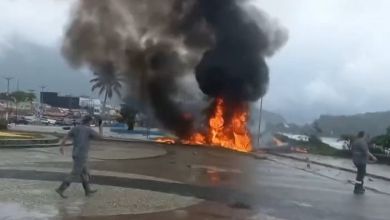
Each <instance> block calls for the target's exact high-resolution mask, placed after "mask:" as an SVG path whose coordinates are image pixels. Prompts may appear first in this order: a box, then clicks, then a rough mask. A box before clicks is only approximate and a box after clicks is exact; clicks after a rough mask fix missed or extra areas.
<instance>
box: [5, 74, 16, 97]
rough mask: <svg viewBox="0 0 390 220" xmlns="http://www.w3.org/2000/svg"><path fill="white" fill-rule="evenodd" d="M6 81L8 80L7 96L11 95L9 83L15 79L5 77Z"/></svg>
mask: <svg viewBox="0 0 390 220" xmlns="http://www.w3.org/2000/svg"><path fill="white" fill-rule="evenodd" d="M4 79H5V80H7V95H9V83H10V81H11V80H13V79H14V77H4Z"/></svg>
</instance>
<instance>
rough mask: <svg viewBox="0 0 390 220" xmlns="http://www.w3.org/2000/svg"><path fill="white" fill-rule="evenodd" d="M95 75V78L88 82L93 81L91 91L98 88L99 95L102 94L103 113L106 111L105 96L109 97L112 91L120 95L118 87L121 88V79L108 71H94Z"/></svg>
mask: <svg viewBox="0 0 390 220" xmlns="http://www.w3.org/2000/svg"><path fill="white" fill-rule="evenodd" d="M94 75H95V76H96V77H95V78H93V79H91V81H90V83H93V85H92V91H95V90H96V89H99V95H102V94H103V93H105V95H104V101H103V114H104V113H105V111H106V103H107V98H109V99H111V98H112V96H113V95H114V93H115V94H116V95H118V96H119V97H120V96H121V91H120V89H121V88H122V84H121V81H122V79H121V78H119V77H118V76H117V75H116V74H115V73H112V72H109V73H103V74H102V73H94Z"/></svg>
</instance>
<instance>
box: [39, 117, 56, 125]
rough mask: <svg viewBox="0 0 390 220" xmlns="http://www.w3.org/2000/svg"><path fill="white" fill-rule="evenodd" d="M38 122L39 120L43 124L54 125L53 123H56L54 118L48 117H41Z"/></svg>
mask: <svg viewBox="0 0 390 220" xmlns="http://www.w3.org/2000/svg"><path fill="white" fill-rule="evenodd" d="M40 122H41V123H42V124H45V125H55V124H56V120H54V119H48V118H42V119H41V120H40Z"/></svg>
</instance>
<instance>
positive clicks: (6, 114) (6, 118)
mask: <svg viewBox="0 0 390 220" xmlns="http://www.w3.org/2000/svg"><path fill="white" fill-rule="evenodd" d="M4 79H5V80H7V107H6V111H5V120H6V121H8V111H9V100H8V98H9V84H10V81H11V80H12V79H13V77H4Z"/></svg>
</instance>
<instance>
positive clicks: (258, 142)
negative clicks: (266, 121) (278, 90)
mask: <svg viewBox="0 0 390 220" xmlns="http://www.w3.org/2000/svg"><path fill="white" fill-rule="evenodd" d="M262 116H263V98H261V99H260V109H259V130H258V133H257V146H258V147H260V138H261V122H262V118H263V117H262Z"/></svg>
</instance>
